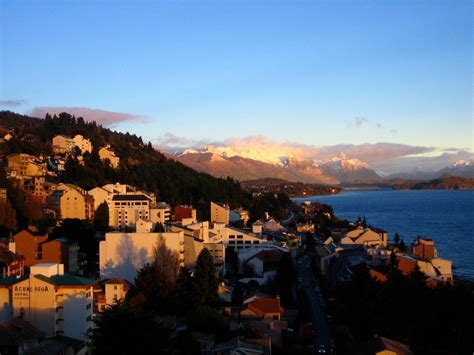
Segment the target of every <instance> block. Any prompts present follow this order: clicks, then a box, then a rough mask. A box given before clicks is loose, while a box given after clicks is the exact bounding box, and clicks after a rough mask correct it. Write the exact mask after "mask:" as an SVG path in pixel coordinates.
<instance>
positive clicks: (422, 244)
mask: <svg viewBox="0 0 474 355" xmlns="http://www.w3.org/2000/svg"><path fill="white" fill-rule="evenodd" d="M412 254H413V255H416V256H418V257H420V258H424V259H433V258H436V257H437V256H438V251H437V250H436V248H435V243H434V240H433V239H423V238H420V237H418V238H417V239H416V240H415V241H414V242H413V244H412Z"/></svg>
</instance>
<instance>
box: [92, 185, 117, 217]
mask: <svg viewBox="0 0 474 355" xmlns="http://www.w3.org/2000/svg"><path fill="white" fill-rule="evenodd" d="M87 193H88V194H89V195H90V196H92V197H93V198H94V211H97V208H98V207H99V206H100V205H101V204H102V203H104V202H105V203H108V202H109V199H110V198H111V197H112V195H113V194H112V193H111V192H110V191H109V190H106V189H104V188H103V187H94V188H93V189H92V190H89V191H88V192H87Z"/></svg>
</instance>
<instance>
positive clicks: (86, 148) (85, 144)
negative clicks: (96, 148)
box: [72, 134, 92, 154]
mask: <svg viewBox="0 0 474 355" xmlns="http://www.w3.org/2000/svg"><path fill="white" fill-rule="evenodd" d="M72 141H73V142H74V145H75V146H76V147H78V148H79V149H80V150H81V152H82V154H84V153H85V152H87V153H89V154H90V153H92V143H91V141H90V140H88V139H87V138H84V137H83V136H82V135H80V134H76V135H75V136H74V138H73V139H72Z"/></svg>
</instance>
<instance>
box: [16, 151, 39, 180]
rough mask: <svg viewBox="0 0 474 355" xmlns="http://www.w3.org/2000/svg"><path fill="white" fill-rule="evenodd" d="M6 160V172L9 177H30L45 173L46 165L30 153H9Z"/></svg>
mask: <svg viewBox="0 0 474 355" xmlns="http://www.w3.org/2000/svg"><path fill="white" fill-rule="evenodd" d="M7 160H8V174H9V175H10V176H11V177H19V178H21V177H32V176H44V175H46V165H45V164H43V163H42V162H41V161H40V160H39V159H38V158H37V157H35V156H34V155H30V154H23V153H18V154H10V155H9V156H8V157H7Z"/></svg>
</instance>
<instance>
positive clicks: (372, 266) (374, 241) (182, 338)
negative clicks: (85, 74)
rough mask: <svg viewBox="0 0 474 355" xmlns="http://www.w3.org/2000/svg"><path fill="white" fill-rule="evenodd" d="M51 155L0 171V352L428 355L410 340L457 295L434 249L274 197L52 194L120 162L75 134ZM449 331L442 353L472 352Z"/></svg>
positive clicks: (103, 190) (21, 156) (99, 191)
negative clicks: (91, 159)
mask: <svg viewBox="0 0 474 355" xmlns="http://www.w3.org/2000/svg"><path fill="white" fill-rule="evenodd" d="M14 135H15V132H13V131H8V132H5V133H4V134H3V137H2V142H1V143H0V144H8V141H9V140H11V139H13V137H14ZM51 145H52V148H53V154H51V155H48V156H46V155H33V154H29V153H28V152H18V153H13V154H9V155H7V156H4V157H2V159H3V171H4V176H3V177H2V178H1V181H0V182H1V184H2V185H1V186H0V187H1V188H0V225H1V232H2V236H3V237H2V239H1V240H0V267H1V272H2V274H1V278H0V298H1V299H0V302H1V304H2V308H1V310H0V323H1V324H0V334H1V336H0V353H8V354H10V353H15V354H17V353H18V354H19V353H23V354H39V353H41V354H46V353H48V354H53V353H68V354H89V353H130V354H131V353H134V351H136V353H149V354H154V353H173V354H216V355H217V354H313V353H319V354H324V353H327V354H330V353H341V354H344V353H361V354H388V353H390V354H411V353H413V352H419V351H428V352H430V350H433V349H426V348H423V346H424V344H425V343H424V341H423V337H424V336H425V334H424V333H423V332H420V331H418V332H416V331H415V330H416V328H415V327H418V326H420V324H425V322H427V319H431V318H429V315H432V314H433V312H434V311H433V308H432V307H431V306H434V305H433V302H434V303H435V304H436V307H443V306H444V305H445V304H444V303H442V302H446V303H447V302H449V301H451V300H452V297H454V296H453V295H452V294H453V293H455V294H456V295H457V294H462V295H464V294H463V293H462V292H464V291H463V290H458V289H457V288H456V279H455V278H454V276H453V266H452V262H451V261H450V260H447V259H444V258H443V257H442V255H438V252H437V250H436V244H435V241H434V240H432V239H429V238H423V237H417V238H416V239H415V240H413V242H412V243H411V241H408V239H407V238H408V237H407V236H399V235H398V234H396V235H394V236H390V237H391V238H389V235H388V233H387V232H386V231H384V230H383V229H379V228H376V227H374V226H371V225H370V221H366V220H365V219H363V218H360V219H358V220H357V221H345V220H341V219H339V218H338V217H337V216H335V215H334V213H333V210H332V208H331V207H330V206H327V205H324V204H320V203H317V202H312V203H310V202H305V203H302V204H295V203H292V202H291V201H290V200H289V199H288V198H286V199H285V198H284V197H282V195H281V194H273V193H267V194H265V193H261V194H258V196H254V197H253V198H252V197H251V199H252V200H253V201H257V202H254V204H252V205H247V206H245V205H241V206H232V207H231V206H230V205H229V204H227V203H225V202H223V201H218V200H215V201H210V202H209V204H208V205H207V206H206V207H205V209H206V210H205V211H204V210H202V211H201V210H199V209H197V208H195V207H193V206H192V205H190V204H173V205H171V204H170V203H169V202H167V201H162V200H161V199H160V196H159V195H157V194H156V192H154V191H145V190H144V189H142V188H139V187H137V186H132V185H130V184H127V183H125V182H120V181H118V182H111V183H107V184H105V185H103V186H96V187H94V188H91V189H86V188H85V187H84V186H78V185H76V184H74V183H71V182H61V181H58V180H57V179H55V178H57V177H58V176H60V175H61V174H62V173H63V172H64V171H65V170H67V169H71V167H68V166H66V165H68V163H67V162H68V159H69V158H71V157H73V158H74V159H75V160H76V161H77V162H79V165H80V164H83V162H84V156H85V155H86V154H90V153H91V152H92V151H93V149H94V148H95V149H96V150H97V149H98V154H99V157H100V159H101V160H102V161H103V163H104V164H106V165H108V166H109V167H110V168H112V169H117V168H118V167H119V166H120V164H121V161H122V157H120V156H119V155H118V154H117V153H116V152H115V151H114V149H113V148H112V147H111V145H110V144H104V145H103V146H101V147H93V144H92V142H91V141H90V140H89V139H88V138H87V137H84V136H82V135H75V136H73V137H68V136H64V135H57V136H54V137H53V139H52V141H51ZM255 199H257V200H255ZM268 201H270V202H268ZM276 205H278V206H279V207H278V209H276V208H275V206H276ZM201 206H202V204H201ZM20 214H21V217H22V220H21V221H20V220H19V217H20ZM37 216H42V218H41V219H38V218H37ZM199 216H206V217H207V218H199ZM20 222H21V223H20ZM428 294H432V295H433V296H432V298H433V300H434V301H430V300H427V298H428V296H427V295H428ZM407 295H409V296H410V297H412V300H413V302H412V304H411V302H409V299H405V298H406V297H408V296H407ZM456 297H457V296H456ZM463 297H464V298H463ZM466 297H468V296H465V295H464V296H462V297H461V296H459V297H457V300H458V301H459V302H460V303H459V304H463V303H462V302H464V300H466V299H467V300H469V298H466ZM470 300H472V296H471V298H470ZM423 302H424V303H423ZM400 303H401V304H403V306H400ZM407 303H408V304H411V305H410V306H409V307H408V306H406V305H407ZM404 307H408V308H404ZM417 314H418V317H417ZM425 316H426V318H424V317H425ZM404 317H406V319H410V322H411V323H410V324H407V323H408V322H405V320H404V319H403V318H404ZM398 318H399V319H398ZM370 322H373V324H372V325H370V324H369V323H370ZM361 324H365V325H366V328H365V330H364V331H362V330H361ZM459 324H462V321H461V320H458V326H459ZM447 326H448V325H447ZM449 326H453V327H454V329H455V330H456V332H455V333H453V334H451V335H449V334H448V335H446V337H445V339H446V340H445V342H443V341H442V340H438V342H439V347H440V349H446V347H449V346H453V344H452V341H453V339H457V340H458V342H459V343H458V344H460V346H464V345H465V344H466V343H465V342H466V341H467V342H469V341H472V339H469V338H468V339H466V334H465V333H463V329H460V328H459V329H458V328H456V325H452V322H450V323H449ZM444 330H445V328H442V327H441V326H440V328H439V330H433V331H432V334H431V336H433V337H436V336H437V335H438V334H439V332H444ZM435 343H436V342H435Z"/></svg>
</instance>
